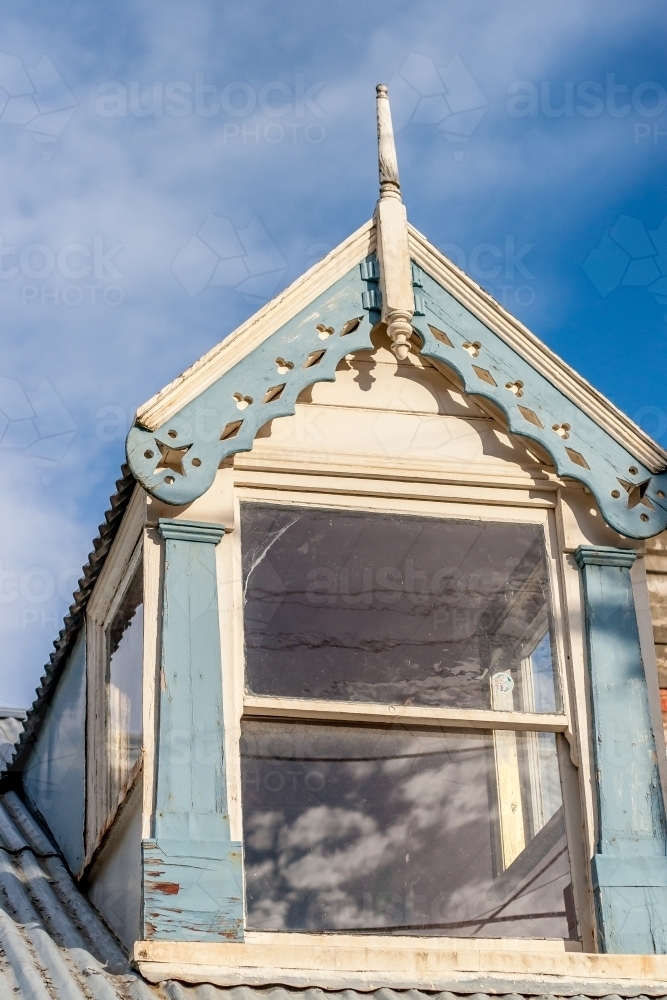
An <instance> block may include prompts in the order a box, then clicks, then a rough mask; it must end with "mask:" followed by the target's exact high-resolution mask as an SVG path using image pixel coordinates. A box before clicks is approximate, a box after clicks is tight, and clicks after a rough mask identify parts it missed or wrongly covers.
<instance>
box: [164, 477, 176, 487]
mask: <svg viewBox="0 0 667 1000" xmlns="http://www.w3.org/2000/svg"><path fill="white" fill-rule="evenodd" d="M164 481H165V483H166V484H167V486H171V484H172V483H173V482H174V477H173V476H165V477H164Z"/></svg>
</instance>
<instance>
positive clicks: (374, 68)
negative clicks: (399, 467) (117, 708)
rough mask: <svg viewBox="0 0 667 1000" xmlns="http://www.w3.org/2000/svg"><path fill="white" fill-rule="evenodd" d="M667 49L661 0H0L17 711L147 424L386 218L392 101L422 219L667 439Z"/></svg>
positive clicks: (3, 544) (4, 549)
mask: <svg viewBox="0 0 667 1000" xmlns="http://www.w3.org/2000/svg"><path fill="white" fill-rule="evenodd" d="M665 35H666V29H665V18H664V6H663V5H662V4H660V3H658V2H643V0H636V2H635V3H633V4H631V5H628V4H627V3H621V2H618V0H609V2H607V3H605V4H604V5H603V4H600V3H599V2H595V0H562V2H561V3H559V4H554V3H547V2H546V0H505V2H503V3H502V4H498V3H497V2H496V0H466V2H465V3H463V2H451V0H450V2H447V3H443V2H442V0H411V2H403V0H400V2H399V0H386V2H385V3H384V4H383V5H378V4H371V3H359V2H358V0H357V2H355V3H352V2H349V0H337V2H336V3H335V4H331V3H325V2H323V0H308V2H305V0H291V2H290V3H289V4H288V3H270V2H262V0H245V2H244V3H231V2H219V0H218V2H213V0H189V2H188V3H187V4H183V3H175V2H173V0H160V2H157V0H126V2H124V3H118V2H109V3H106V4H104V5H98V6H95V5H92V4H90V3H83V2H76V0H73V2H70V3H67V4H56V5H54V4H49V3H40V2H35V3H33V4H31V5H29V8H26V5H25V4H21V3H19V2H17V0H5V3H4V4H3V8H2V32H1V42H0V49H1V51H2V53H3V55H2V58H0V165H1V169H2V185H0V203H1V205H2V212H1V216H0V220H1V221H0V236H1V237H2V246H1V249H0V308H1V311H0V315H1V316H2V320H1V323H2V326H1V330H2V335H1V336H2V351H1V355H0V356H1V358H2V364H1V366H0V433H1V434H2V437H0V467H1V468H2V471H3V488H2V491H1V492H0V514H1V516H0V560H1V563H2V565H1V567H0V574H2V575H0V635H1V638H2V650H3V655H2V658H1V659H0V704H10V705H19V706H21V705H27V704H28V703H29V702H30V701H31V700H32V697H33V690H34V687H35V685H36V683H37V681H38V679H39V676H40V674H41V672H42V668H43V664H44V663H45V661H46V659H47V657H48V655H49V652H50V650H51V645H52V641H53V639H54V638H55V636H56V634H57V632H58V629H59V628H60V624H61V619H62V616H63V614H64V612H65V610H66V607H67V605H68V603H69V599H70V595H71V593H72V591H73V590H74V589H75V585H76V579H77V577H78V576H79V574H80V569H81V566H82V565H83V563H84V562H85V560H86V557H87V554H88V552H89V551H90V543H91V539H92V537H93V536H94V534H95V533H96V529H97V525H98V524H99V523H100V522H101V520H102V516H103V512H104V510H105V509H106V507H107V502H108V497H109V494H110V493H111V492H112V490H113V485H114V482H115V479H116V478H117V476H118V470H119V467H120V464H121V462H122V460H123V454H124V447H123V446H124V438H125V433H126V430H127V427H128V426H129V423H130V421H131V418H132V415H133V413H134V411H135V409H136V407H137V406H138V405H139V404H140V403H141V402H143V401H144V400H145V399H147V398H148V397H149V396H151V395H152V394H153V393H154V392H155V391H156V390H158V389H159V388H161V387H162V386H163V385H164V384H165V383H167V382H168V381H170V380H171V379H172V378H174V376H176V375H177V374H178V373H179V372H180V371H181V370H183V369H184V368H185V367H187V366H188V365H190V364H191V363H192V362H193V361H194V360H196V358H197V357H198V356H200V355H201V354H202V353H203V352H204V351H206V350H207V349H208V348H210V347H211V346H212V345H213V344H215V343H217V342H218V341H219V340H221V339H222V338H223V337H224V336H226V335H227V334H228V333H229V332H230V331H231V330H233V329H234V328H235V327H236V326H238V324H239V323H240V322H242V321H243V320H244V319H245V318H246V317H247V316H248V315H250V314H251V313H252V312H253V311H254V310H255V309H256V308H257V307H258V306H259V305H261V304H262V302H263V301H265V300H266V298H268V297H270V296H271V295H272V294H273V293H274V292H275V291H278V290H279V289H280V288H281V287H283V286H284V285H286V284H287V283H289V282H290V281H292V280H293V279H294V278H295V277H297V276H298V274H299V273H301V272H302V271H303V270H305V269H306V268H307V267H308V266H310V265H311V264H312V263H313V262H314V261H315V260H317V259H318V258H319V257H321V256H322V255H323V254H324V253H326V252H327V251H328V250H329V249H331V248H332V247H333V246H335V245H336V244H337V243H338V242H340V241H341V240H342V239H344V238H345V237H346V236H347V235H348V234H349V233H350V232H351V231H353V230H354V229H356V228H357V227H358V226H359V225H361V224H362V223H363V222H364V221H366V219H367V218H369V217H370V216H371V214H372V212H373V207H374V202H375V198H376V190H377V173H376V151H375V122H374V87H375V84H376V83H379V82H385V83H388V84H389V85H390V95H391V97H392V104H393V107H394V116H395V119H396V128H397V146H398V155H399V163H400V171H401V182H402V186H403V191H404V199H405V202H406V204H407V207H408V214H409V218H410V220H411V221H412V223H413V224H414V225H415V226H417V228H418V229H420V230H421V231H422V232H423V233H425V234H426V235H427V236H428V237H429V238H430V239H431V241H432V242H434V243H435V244H436V245H437V246H439V247H440V248H441V249H443V250H444V251H445V252H447V253H449V254H450V256H452V257H453V258H454V259H455V260H457V262H458V263H461V264H462V265H463V266H464V267H466V269H467V270H468V271H469V272H470V273H472V275H473V277H475V278H476V279H477V280H479V281H480V282H481V283H482V284H483V285H485V287H487V288H488V289H489V291H491V292H492V293H493V294H494V295H496V297H498V298H499V299H500V300H501V301H503V302H504V303H505V304H506V305H507V307H508V308H509V309H510V310H511V311H512V312H514V313H515V315H517V316H518V317H519V318H520V319H521V320H522V321H523V322H524V323H526V324H527V325H528V326H529V327H530V328H531V329H532V330H533V331H534V332H535V333H536V334H537V335H538V336H540V337H541V338H542V339H543V340H545V341H546V342H547V343H548V344H549V345H550V347H552V348H553V349H554V350H555V351H557V352H558V353H559V354H561V356H562V357H563V358H565V360H566V361H568V362H569V363H570V364H571V365H573V366H574V367H575V368H576V369H578V370H579V371H580V372H581V373H582V374H583V375H584V376H586V377H587V378H588V379H589V380H590V381H591V382H593V383H594V385H596V386H597V388H599V389H600V390H601V391H602V392H604V393H605V394H606V395H607V396H608V397H609V398H610V399H612V400H613V401H614V402H615V403H616V404H617V405H618V406H620V407H621V408H622V409H623V410H625V412H626V413H628V414H629V415H630V416H631V417H633V418H634V419H636V420H637V421H638V422H639V423H641V424H642V425H643V426H644V427H645V429H646V430H647V431H648V432H649V433H651V434H653V435H654V436H655V437H656V438H657V439H658V440H660V441H661V443H662V444H663V445H666V446H667V405H666V402H665V392H664V382H665V374H664V373H665V371H666V369H667V364H666V362H667V350H666V344H667V279H665V280H664V281H662V280H661V279H662V278H663V277H664V275H665V274H667V224H666V225H665V227H664V228H663V229H662V230H661V229H660V225H661V223H662V221H663V220H664V219H665V217H666V216H667V188H666V187H665V180H664V178H665V176H666V170H665V167H666V165H667V71H665V69H664V50H665V40H666V39H665ZM211 217H212V218H211ZM661 285H664V286H665V287H664V288H663V287H661ZM660 299H662V300H663V301H662V302H661V301H660Z"/></svg>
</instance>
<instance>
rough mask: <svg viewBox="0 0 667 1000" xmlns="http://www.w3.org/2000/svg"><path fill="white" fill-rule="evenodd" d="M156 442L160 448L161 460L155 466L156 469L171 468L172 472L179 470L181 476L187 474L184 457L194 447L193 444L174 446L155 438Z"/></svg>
mask: <svg viewBox="0 0 667 1000" xmlns="http://www.w3.org/2000/svg"><path fill="white" fill-rule="evenodd" d="M155 443H156V445H157V446H158V448H159V449H160V461H159V462H158V464H157V465H156V466H155V471H156V472H157V470H158V469H171V471H172V472H177V473H178V474H179V476H184V475H185V470H184V468H183V459H184V458H185V456H186V455H187V453H188V452H189V451H190V448H192V445H191V444H186V445H185V446H184V447H183V448H172V446H171V445H170V444H164V442H162V441H158V439H157V438H156V439H155Z"/></svg>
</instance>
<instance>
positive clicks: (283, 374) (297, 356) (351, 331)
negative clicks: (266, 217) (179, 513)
mask: <svg viewBox="0 0 667 1000" xmlns="http://www.w3.org/2000/svg"><path fill="white" fill-rule="evenodd" d="M376 273H377V265H376V264H375V258H374V256H373V255H371V256H370V257H369V258H367V259H366V261H364V262H363V263H362V264H361V265H358V266H356V267H354V268H353V269H352V270H351V271H349V272H348V273H347V274H346V275H345V276H344V277H343V278H340V279H339V280H338V281H337V282H336V283H335V284H334V285H332V286H331V288H329V289H327V291H326V292H323V293H322V294H321V295H320V296H318V297H317V298H316V299H315V300H314V301H313V302H311V303H310V304H309V305H308V306H307V307H306V308H305V309H302V310H301V312H300V313H298V315H297V316H295V317H294V318H293V319H291V320H290V321H289V322H287V323H286V324H285V325H284V326H282V327H281V328H280V329H279V330H277V331H276V332H275V333H273V334H271V336H269V337H267V339H266V340H265V341H264V342H263V343H262V344H260V345H259V346H258V347H256V348H255V349H254V350H253V351H252V352H251V353H250V354H248V355H247V356H246V357H245V358H243V359H242V360H241V361H239V362H238V363H237V364H235V365H234V367H233V368H231V369H230V370H229V371H228V372H225V374H224V375H222V376H221V377H220V378H219V379H218V380H217V381H216V382H214V383H213V384H212V385H210V386H209V387H208V388H207V389H205V390H204V391H203V392H202V393H201V394H200V395H199V396H198V397H197V398H196V399H193V400H192V401H191V402H190V403H188V404H187V405H186V406H184V407H183V409H182V410H180V411H179V412H178V413H177V414H175V415H174V416H173V417H172V418H171V419H170V420H168V421H167V422H166V423H165V424H163V425H162V426H161V427H159V428H158V429H157V430H156V431H149V430H146V429H145V428H143V427H141V426H139V425H135V426H134V427H132V428H131V429H130V432H129V434H128V436H127V443H126V450H127V459H128V462H129V464H130V468H131V469H132V472H133V473H134V475H135V477H136V478H137V480H138V481H139V482H140V483H141V485H142V486H143V487H144V488H145V489H146V490H148V492H149V493H151V494H152V495H153V496H155V497H157V498H158V499H159V500H163V501H164V502H165V503H169V504H174V505H180V504H187V503H190V502H191V501H193V500H195V499H196V498H197V497H199V496H201V495H202V494H203V493H205V492H206V490H207V489H208V488H209V487H210V486H211V485H212V483H213V481H214V479H215V474H216V472H217V469H218V467H219V466H220V463H221V462H222V461H224V459H226V458H228V457H229V456H230V455H234V454H236V453H237V452H239V451H250V449H251V448H252V445H253V441H254V440H255V437H256V435H257V432H258V431H259V429H260V428H261V427H263V426H264V424H266V423H268V421H270V420H274V419H275V418H276V417H285V416H288V415H290V414H292V413H294V411H295V405H296V399H297V396H298V395H299V393H300V392H301V391H302V390H303V389H305V388H306V387H307V386H309V385H313V383H315V382H333V381H334V380H335V378H336V366H337V365H338V363H339V362H340V361H341V359H342V358H343V357H345V355H346V354H351V353H353V352H355V351H363V350H372V349H373V345H372V343H371V339H370V333H371V329H372V327H373V325H374V324H375V323H377V322H378V320H379V319H380V313H379V310H378V309H377V308H376V307H377V306H378V292H377V285H376V284H375V282H376V281H377V276H376ZM362 274H364V275H366V274H368V275H371V277H368V278H367V277H362ZM369 288H370V289H371V290H370V291H369ZM369 306H371V307H372V308H371V309H370V310H369Z"/></svg>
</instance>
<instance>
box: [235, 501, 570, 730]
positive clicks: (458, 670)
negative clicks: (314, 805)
mask: <svg viewBox="0 0 667 1000" xmlns="http://www.w3.org/2000/svg"><path fill="white" fill-rule="evenodd" d="M241 520H242V547H243V575H244V593H245V642H246V683H247V687H248V689H249V690H250V691H251V692H253V693H255V694H273V695H281V696H284V697H297V698H321V699H334V700H351V701H366V702H383V703H394V704H399V705H442V706H456V707H461V708H495V709H497V710H498V711H511V710H514V711H539V712H546V711H554V710H556V709H557V708H559V707H560V696H559V693H558V689H557V684H556V680H555V676H556V671H555V666H554V664H555V646H554V643H553V629H552V625H551V614H550V602H549V583H548V574H547V566H546V557H545V543H544V533H543V530H542V528H541V527H540V526H539V525H535V524H502V523H496V522H482V521H474V520H460V521H454V520H436V519H435V518H424V517H403V516H391V515H379V514H363V513H353V512H344V511H332V510H313V509H305V508H298V507H287V506H282V507H269V506H266V505H260V504H244V505H243V508H242V519H241Z"/></svg>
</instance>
